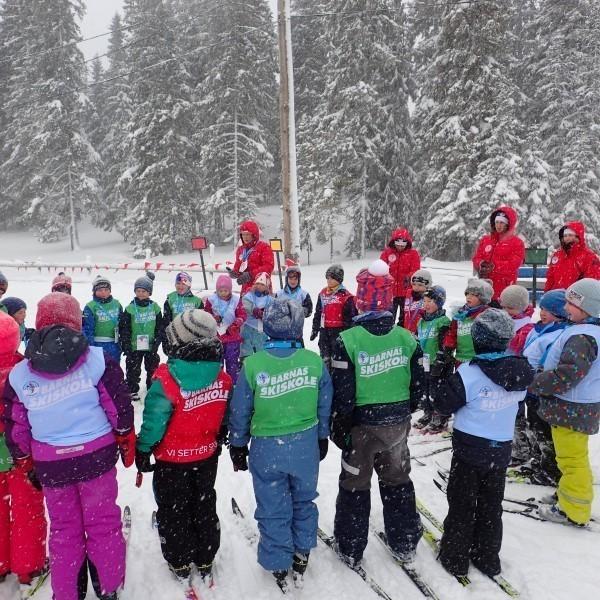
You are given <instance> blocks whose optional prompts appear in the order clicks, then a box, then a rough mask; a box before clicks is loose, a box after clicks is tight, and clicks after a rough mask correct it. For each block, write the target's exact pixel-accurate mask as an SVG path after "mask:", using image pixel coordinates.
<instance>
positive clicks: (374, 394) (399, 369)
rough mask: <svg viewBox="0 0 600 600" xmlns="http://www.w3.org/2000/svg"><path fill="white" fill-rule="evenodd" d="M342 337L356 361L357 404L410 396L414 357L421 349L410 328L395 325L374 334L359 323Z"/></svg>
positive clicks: (382, 401)
mask: <svg viewBox="0 0 600 600" xmlns="http://www.w3.org/2000/svg"><path fill="white" fill-rule="evenodd" d="M340 337H341V338H342V341H343V342H344V347H345V348H346V352H347V353H348V356H349V357H350V360H351V361H352V362H353V363H354V369H355V376H356V405H357V406H365V405H368V404H392V403H393V402H404V401H405V400H408V399H409V398H410V360H411V358H412V355H413V354H414V352H415V349H416V348H417V342H416V340H415V338H414V337H413V336H412V334H411V333H410V331H408V330H407V329H404V328H403V327H393V328H392V330H391V331H390V332H389V333H386V334H385V335H373V334H372V333H369V332H368V331H367V330H366V329H365V328H364V327H360V326H358V327H353V328H352V329H347V330H346V331H343V332H342V333H341V334H340Z"/></svg>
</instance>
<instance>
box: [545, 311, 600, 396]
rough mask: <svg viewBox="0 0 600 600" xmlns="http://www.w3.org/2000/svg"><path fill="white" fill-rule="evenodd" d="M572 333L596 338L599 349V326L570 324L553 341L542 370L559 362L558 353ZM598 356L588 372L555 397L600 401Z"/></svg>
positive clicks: (555, 365) (551, 368)
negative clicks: (574, 384) (576, 382)
mask: <svg viewBox="0 0 600 600" xmlns="http://www.w3.org/2000/svg"><path fill="white" fill-rule="evenodd" d="M574 335H589V336H590V337H593V338H594V339H595V340H596V343H597V344H598V349H599V350H600V327H599V326H598V325H592V324H590V323H582V324H580V325H577V324H575V325H571V327H569V328H567V329H565V330H564V331H563V332H562V335H561V336H560V337H559V338H558V339H557V340H556V341H555V342H554V344H553V345H552V348H551V349H550V352H548V356H547V357H546V361H545V362H544V371H552V370H554V369H556V367H557V366H558V365H559V363H560V355H561V354H562V351H563V349H564V347H565V345H566V343H567V341H568V340H569V339H570V338H572V337H573V336H574ZM599 358H600V357H596V360H595V361H594V362H593V363H592V368H591V369H590V370H589V372H588V374H587V375H586V376H585V377H584V378H583V379H582V380H581V381H580V382H579V383H578V384H577V385H576V386H574V387H572V388H571V389H570V390H568V391H567V392H566V393H564V394H556V397H557V398H561V399H562V400H567V401H568V402H578V403H580V404H592V403H595V402H600V387H599V386H600V360H599Z"/></svg>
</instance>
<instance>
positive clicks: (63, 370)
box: [2, 292, 135, 600]
mask: <svg viewBox="0 0 600 600" xmlns="http://www.w3.org/2000/svg"><path fill="white" fill-rule="evenodd" d="M35 328H36V331H35V332H34V333H33V335H32V336H31V339H30V340H29V344H28V345H27V349H26V351H25V360H23V361H21V362H20V363H19V364H17V365H16V366H15V367H14V368H13V370H12V371H11V372H10V375H9V378H8V381H9V382H8V383H7V385H6V388H5V390H4V414H3V417H2V418H3V421H4V423H5V426H6V442H7V445H8V448H9V450H10V452H11V454H12V456H13V459H14V460H15V461H17V462H18V463H21V464H23V463H25V464H27V465H28V466H27V467H23V468H24V469H26V471H27V472H28V476H29V478H30V480H32V481H35V480H38V481H39V483H41V485H42V488H43V491H44V497H45V499H46V506H47V508H48V514H49V516H50V542H49V551H50V552H49V553H50V575H51V580H52V590H53V592H54V598H55V599H56V600H77V599H78V598H80V597H81V595H80V590H81V589H83V590H85V589H86V588H87V570H88V566H89V570H90V573H91V577H92V584H93V586H94V590H95V592H96V596H97V597H98V598H99V599H100V600H117V598H118V593H119V590H120V588H121V587H122V585H123V581H124V579H125V540H124V539H123V534H122V531H121V511H120V509H119V507H118V505H117V492H118V486H117V469H116V468H115V463H116V460H117V456H118V452H117V449H118V450H119V451H120V453H121V460H122V461H123V464H124V465H125V466H126V467H128V466H131V465H132V464H133V461H134V457H135V431H134V429H133V408H132V406H131V398H130V396H129V393H128V391H127V386H126V385H125V382H124V380H123V372H122V371H121V368H120V367H119V365H118V363H117V362H116V361H115V360H113V359H112V358H110V357H109V355H108V354H105V353H104V352H103V350H102V349H101V348H97V347H90V346H89V345H88V342H87V340H86V338H85V336H84V335H83V333H82V332H81V308H80V306H79V303H78V302H77V300H76V299H75V298H74V297H73V296H69V295H68V294H63V293H61V292H53V293H51V294H48V295H47V296H44V298H42V299H41V300H40V302H39V303H38V310H37V315H36V320H35Z"/></svg>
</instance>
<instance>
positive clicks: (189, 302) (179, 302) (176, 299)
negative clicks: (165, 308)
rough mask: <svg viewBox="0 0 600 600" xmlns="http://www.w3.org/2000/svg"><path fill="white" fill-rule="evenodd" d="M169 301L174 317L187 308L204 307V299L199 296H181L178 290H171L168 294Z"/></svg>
mask: <svg viewBox="0 0 600 600" xmlns="http://www.w3.org/2000/svg"><path fill="white" fill-rule="evenodd" d="M167 302H168V303H169V306H170V307H171V313H173V318H175V317H176V316H177V315H180V314H181V313H183V312H185V311H186V310H193V309H194V308H202V307H203V306H204V305H203V304H202V300H201V299H200V298H198V296H194V295H191V296H180V295H179V294H178V293H177V292H171V293H170V294H168V295H167Z"/></svg>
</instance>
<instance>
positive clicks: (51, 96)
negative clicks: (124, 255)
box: [3, 0, 99, 247]
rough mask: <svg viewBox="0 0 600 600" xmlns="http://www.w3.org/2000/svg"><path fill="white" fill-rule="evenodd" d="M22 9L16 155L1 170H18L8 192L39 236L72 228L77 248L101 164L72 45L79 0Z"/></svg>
mask: <svg viewBox="0 0 600 600" xmlns="http://www.w3.org/2000/svg"><path fill="white" fill-rule="evenodd" d="M21 9H22V10H23V11H24V12H23V13H22V14H24V15H26V16H27V20H26V27H24V28H23V30H22V36H23V37H24V38H25V43H24V47H25V48H26V52H27V53H26V54H25V55H24V57H23V59H22V60H21V61H19V63H20V64H19V65H18V67H17V68H16V74H15V79H14V81H13V83H12V85H11V92H10V94H11V98H10V100H9V103H8V107H9V111H10V112H9V118H10V119H11V121H12V123H13V127H12V128H11V129H12V130H11V134H14V137H13V136H12V135H11V138H12V144H13V148H14V150H15V151H14V152H13V154H12V155H11V156H10V158H9V159H8V161H7V162H5V163H4V165H3V168H8V169H10V168H11V167H15V178H14V179H13V180H12V185H11V186H10V189H11V190H13V191H14V193H15V194H17V195H19V196H20V197H21V198H22V201H23V203H24V205H25V206H26V207H27V208H26V214H27V216H28V218H29V220H30V222H31V223H32V224H33V225H34V227H35V229H36V232H37V235H38V237H39V238H40V239H41V240H42V241H54V240H57V239H60V238H62V237H63V236H64V235H65V233H66V231H69V232H70V235H71V241H72V247H76V246H77V222H78V221H79V219H80V216H81V212H82V209H83V208H84V207H85V208H86V210H87V211H89V212H90V213H92V214H93V213H94V211H95V209H96V208H97V206H96V200H97V197H98V183H97V174H98V166H99V156H98V154H97V153H96V152H95V151H94V149H93V147H92V146H91V144H90V143H89V141H88V139H87V137H86V134H85V130H84V127H83V121H84V110H85V106H86V103H87V97H86V96H85V93H84V88H85V66H84V62H83V55H82V54H81V51H80V50H79V48H78V47H77V45H76V43H75V42H77V41H78V40H79V39H81V36H80V33H79V27H78V25H77V23H76V19H80V18H81V15H82V14H83V10H84V8H83V3H82V2H81V0H55V1H54V2H52V3H48V2H44V1H43V0H30V1H29V2H26V3H23V5H21V6H20V8H19V10H21ZM48 49H52V51H51V52H50V51H48ZM19 124H20V125H24V127H22V128H20V127H18V125H19ZM17 160H20V163H19V164H18V165H17V164H16V162H15V161H17ZM19 188H20V189H19Z"/></svg>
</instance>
